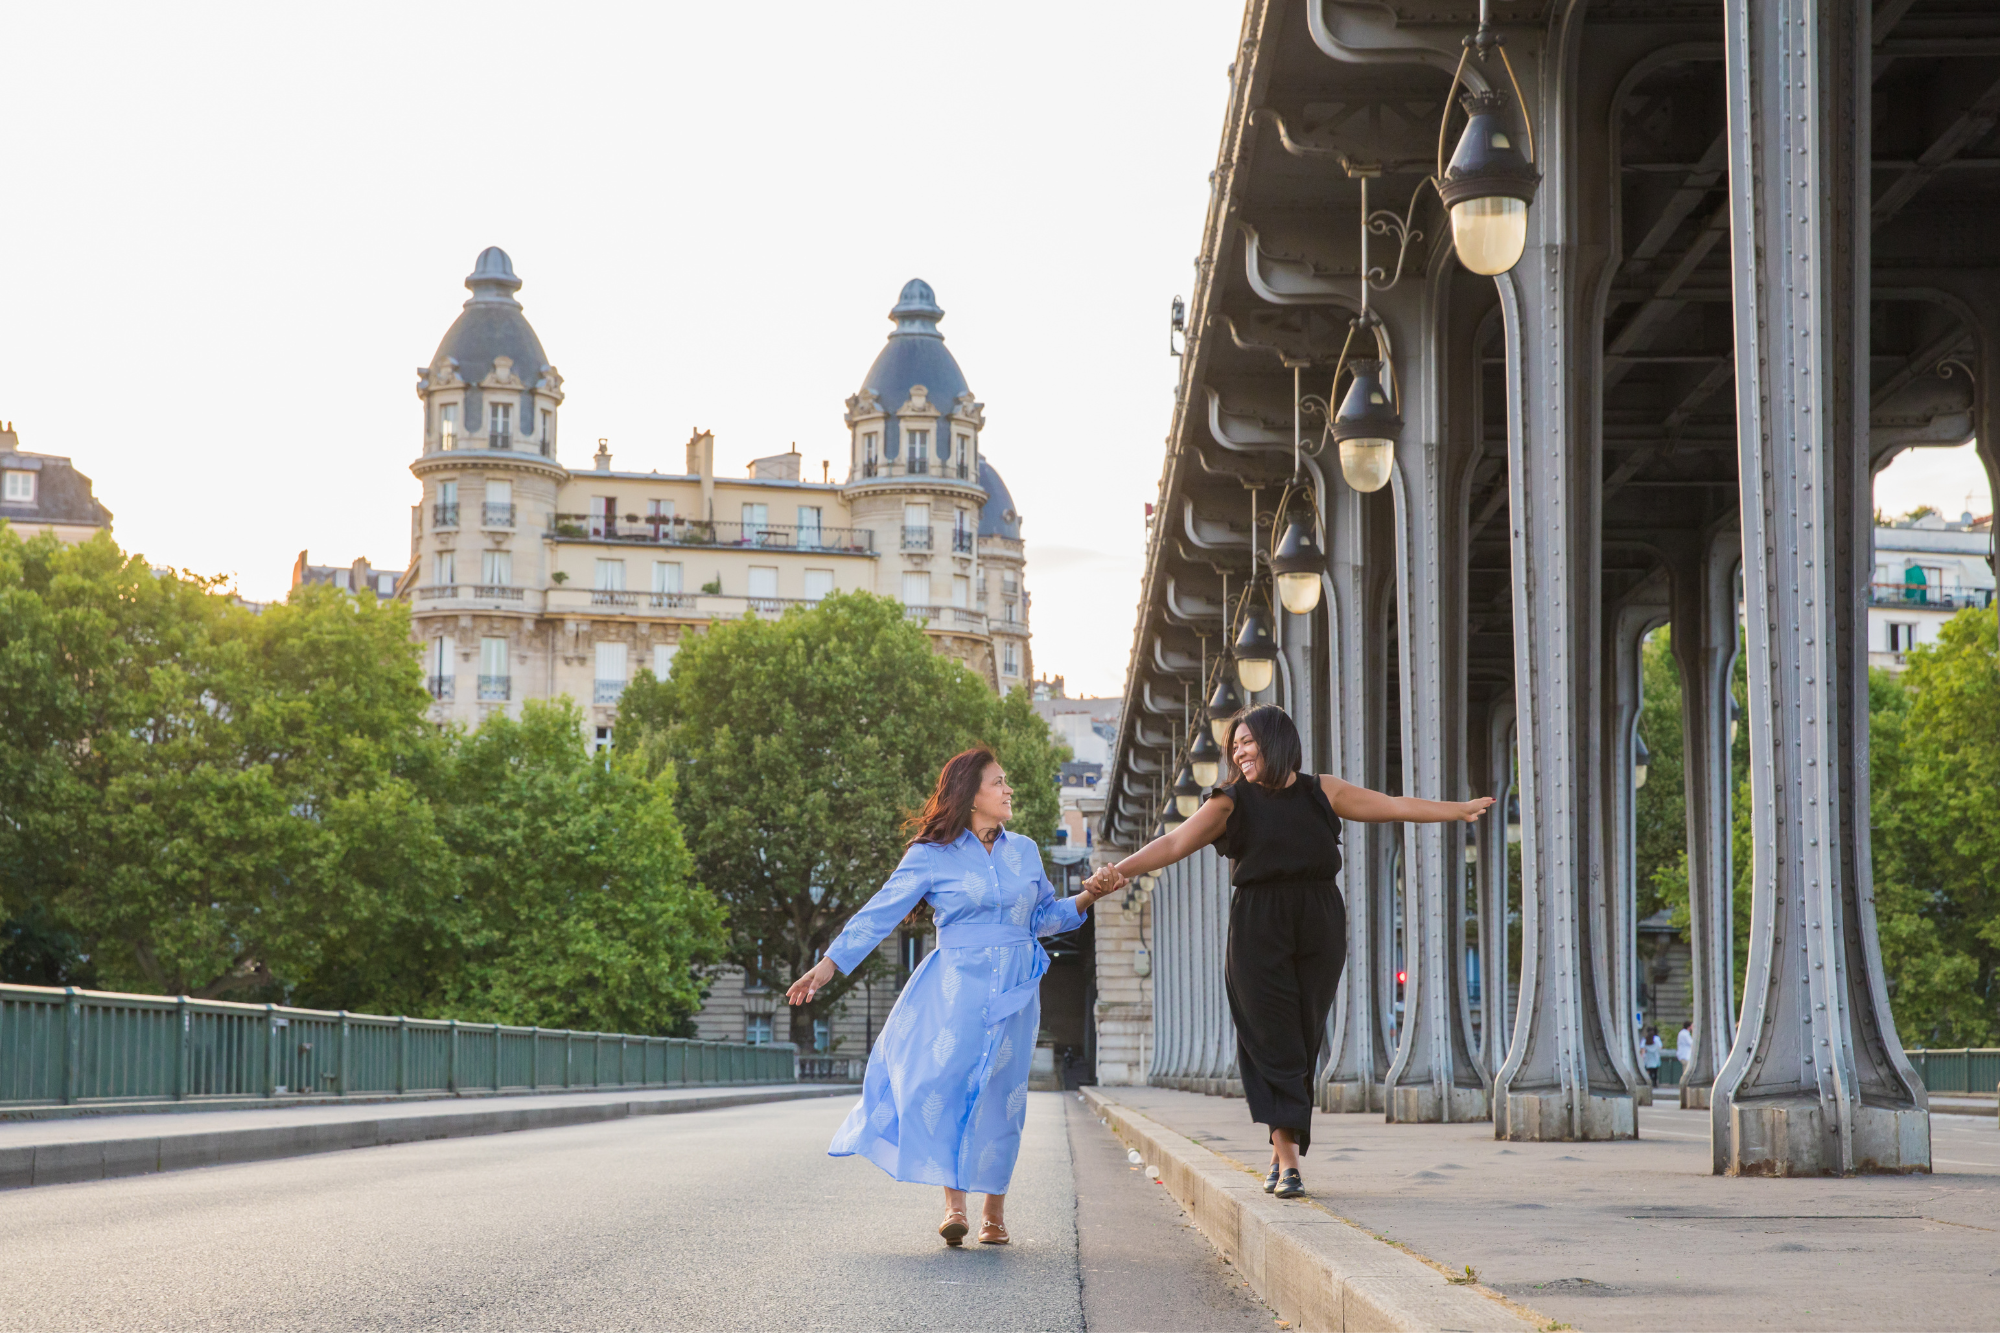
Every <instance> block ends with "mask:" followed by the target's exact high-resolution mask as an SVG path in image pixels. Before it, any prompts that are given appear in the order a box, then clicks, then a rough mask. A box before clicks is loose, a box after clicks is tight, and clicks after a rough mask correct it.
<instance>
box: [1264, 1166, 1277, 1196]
mask: <svg viewBox="0 0 2000 1333" xmlns="http://www.w3.org/2000/svg"><path fill="white" fill-rule="evenodd" d="M1276 1188H1278V1164H1277V1163H1276V1162H1273V1163H1271V1171H1270V1174H1268V1175H1266V1176H1265V1177H1264V1193H1266V1194H1269V1193H1270V1192H1271V1191H1272V1190H1274V1189H1276Z"/></svg>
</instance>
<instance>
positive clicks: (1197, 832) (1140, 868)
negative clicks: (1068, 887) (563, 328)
mask: <svg viewBox="0 0 2000 1333" xmlns="http://www.w3.org/2000/svg"><path fill="white" fill-rule="evenodd" d="M1235 808H1236V802H1235V801H1233V800H1232V799H1230V798H1229V797H1227V796H1211V797H1209V798H1208V799H1207V800H1206V801H1204V802H1202V806H1201V809H1199V810H1197V811H1195V812H1194V814H1193V815H1191V816H1190V817H1189V818H1188V821H1187V822H1186V823H1184V824H1182V825H1181V826H1180V827H1179V828H1177V829H1174V830H1172V831H1171V832H1168V833H1165V834H1163V835H1161V836H1160V837H1157V838H1155V839H1153V840H1152V841H1151V842H1149V843H1147V844H1146V845H1145V846H1144V847H1141V848H1140V849H1139V850H1138V851H1136V852H1134V853H1132V854H1131V855H1130V856H1128V857H1126V858H1125V859H1124V860H1123V861H1120V862H1118V863H1117V864H1116V865H1111V866H1106V867H1105V868H1104V870H1100V871H1098V872H1097V874H1095V875H1092V876H1091V877H1090V879H1088V880H1085V881H1084V887H1085V888H1090V887H1091V881H1092V880H1097V879H1098V878H1099V876H1103V877H1104V878H1103V880H1102V881H1101V882H1103V883H1108V884H1110V885H1112V886H1113V887H1116V886H1117V885H1121V884H1123V883H1125V881H1127V880H1129V879H1132V878H1134V877H1135V876H1138V875H1143V874H1145V873H1146V872H1147V871H1149V870H1158V869H1160V868H1161V867H1163V866H1170V865H1172V864H1173V863H1174V862H1176V861H1181V860H1185V859H1186V858H1188V857H1190V856H1193V855H1194V854H1195V853H1196V852H1198V851H1200V850H1201V849H1202V848H1204V847H1206V846H1208V844H1210V843H1211V842H1214V841H1215V840H1216V839H1217V838H1218V837H1220V836H1222V826H1223V825H1224V824H1226V823H1228V822H1229V812H1230V811H1231V810H1234V809H1235ZM1106 870H1108V871H1110V872H1111V873H1110V874H1109V875H1106V874H1105V871H1106ZM1104 891H1105V892H1107V893H1108V892H1110V889H1105V890H1104Z"/></svg>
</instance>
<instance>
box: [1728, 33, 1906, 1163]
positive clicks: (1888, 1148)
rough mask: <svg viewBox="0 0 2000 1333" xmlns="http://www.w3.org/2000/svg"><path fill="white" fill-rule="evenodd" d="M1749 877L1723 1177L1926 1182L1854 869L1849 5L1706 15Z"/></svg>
mask: <svg viewBox="0 0 2000 1333" xmlns="http://www.w3.org/2000/svg"><path fill="white" fill-rule="evenodd" d="M1724 12H1725V18H1724V23H1725V33H1726V37H1725V67H1726V75H1727V88H1728V102H1729V140H1730V161H1729V186H1730V228H1731V263H1732V270H1733V272H1732V281H1733V285H1734V313H1735V321H1736V387H1737V399H1736V404H1737V405H1736V412H1737V438H1738V447H1739V451H1740V464H1741V474H1742V488H1743V508H1742V518H1743V554H1744V594H1745V600H1746V608H1745V619H1746V621H1747V633H1746V636H1745V650H1746V652H1747V655H1748V658H1749V662H1748V666H1749V670H1748V678H1749V684H1750V709H1749V714H1750V716H1749V722H1750V784H1751V822H1752V827H1753V830H1754V836H1753V845H1754V847H1755V849H1756V850H1755V860H1754V864H1753V868H1752V886H1753V887H1752V898H1751V931H1750V958H1749V964H1748V967H1747V969H1746V973H1745V979H1744V990H1743V1008H1742V1012H1741V1016H1740V1019H1739V1026H1738V1028H1737V1032H1736V1041H1735V1044H1734V1045H1733V1046H1732V1047H1731V1048H1730V1051H1729V1058H1728V1059H1727V1060H1726V1061H1725V1062H1724V1064H1723V1066H1722V1069H1721V1070H1720V1071H1719V1072H1718V1074H1717V1075H1716V1080H1715V1087H1714V1092H1713V1098H1712V1105H1711V1108H1710V1115H1711V1116H1712V1124H1713V1132H1712V1137H1711V1144H1712V1147H1713V1152H1714V1169H1715V1171H1716V1172H1717V1173H1718V1174H1723V1173H1727V1174H1730V1175H1824V1174H1841V1173H1847V1172H1856V1171H1890V1172H1901V1171H1928V1170H1929V1169H1930V1160H1931V1158H1930V1116H1929V1107H1928V1101H1927V1098H1926V1095H1925V1092H1924V1088H1923V1084H1922V1083H1921V1082H1920V1081H1919V1080H1918V1079H1917V1077H1916V1075H1915V1073H1914V1072H1913V1071H1912V1070H1911V1068H1910V1066H1909V1062H1908V1061H1907V1060H1906V1059H1905V1058H1904V1056H1903V1052H1902V1047H1901V1045H1900V1043H1899V1042H1898V1041H1897V1039H1896V1033H1895V1027H1894V1024H1893V1022H1892V1020H1891V1017H1890V1013H1889V1003H1888V996H1887V992H1886V991H1885V989H1884V986H1883V978H1882V962H1881V951H1880V946H1879V944H1878V942H1877V939H1876V933H1875V907H1874V897H1873V891H1872V884H1871V881H1870V869H1869V859H1868V675H1867V639H1866V618H1865V616H1866V613H1865V606H1864V597H1865V593H1866V589H1867V584H1868V581H1869V580H1870V578H1871V577H1872V572H1873V571H1872V567H1871V566H1872V556H1871V552H1870V543H1869V536H1870V524H1871V521H1872V513H1873V507H1872V504H1871V502H1870V501H1871V497H1870V484H1869V482H1870V478H1869V468H1868V445H1867V436H1868V420H1869V396H1870V375H1869V370H1868V365H1869V361H1868V350H1869V336H1868V318H1869V312H1868V290H1869V203H1870V197H1871V194H1870V172H1869V162H1870V156H1869V153H1870V138H1869V127H1870V123H1871V122H1870V109H1869V97H1870V55H1869V37H1868V34H1869V22H1870V17H1871V14H1870V8H1869V5H1868V4H1867V3H1866V0H1740V2H1739V3H1737V4H1733V5H1730V6H1727V7H1726V8H1725V11H1724Z"/></svg>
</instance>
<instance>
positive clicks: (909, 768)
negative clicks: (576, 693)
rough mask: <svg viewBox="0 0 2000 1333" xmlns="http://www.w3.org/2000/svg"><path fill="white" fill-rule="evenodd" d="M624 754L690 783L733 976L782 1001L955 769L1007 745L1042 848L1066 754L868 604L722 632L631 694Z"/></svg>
mask: <svg viewBox="0 0 2000 1333" xmlns="http://www.w3.org/2000/svg"><path fill="white" fill-rule="evenodd" d="M614 741H615V747H616V748H617V749H618V750H620V751H623V752H626V753H629V754H635V755H638V756H640V757H641V758H642V760H643V762H644V763H645V765H646V767H647V769H648V770H649V771H658V770H662V769H665V768H668V767H671V768H673V769H674V770H676V771H677V772H678V774H679V778H680V802H679V808H680V810H681V815H682V818H683V820H684V821H685V824H686V827H687V836H688V842H689V844H690V846H691V847H692V849H693V852H694V857H695V861H696V864H697V866H698V867H699V870H700V874H701V878H702V880H703V882H704V883H706V884H708V885H709V886H710V887H711V888H712V889H713V890H714V891H715V893H716V894H717V896H719V897H720V898H721V899H722V900H723V902H724V903H725V904H726V905H727V907H728V910H729V923H730V933H731V940H730V947H729V961H730V962H732V963H734V964H736V965H737V966H739V967H741V968H742V969H743V970H744V973H745V974H746V977H747V979H748V980H749V981H751V982H752V983H760V984H763V985H766V986H770V987H773V988H778V989H781V988H783V987H784V986H787V985H789V984H790V982H791V980H792V978H794V977H796V976H797V975H798V974H799V973H801V972H803V971H805V970H806V969H807V968H809V967H811V966H812V965H813V963H814V962H815V961H816V960H817V959H818V958H819V957H820V956H821V954H822V953H823V952H824V951H825V949H826V947H827V946H828V945H829V944H831V943H832V942H833V939H834V937H835V936H836V935H838V934H839V933H840V930H841V927H842V926H843V925H845V924H846V921H847V918H848V917H849V916H851V915H852V914H853V913H854V911H855V910H856V909H857V908H859V907H860V906H861V905H862V904H863V903H865V902H867V900H868V899H869V897H870V896H872V895H873V894H874V892H875V890H876V889H877V888H879V887H880V886H881V884H882V882H883V881H884V880H885V879H887V878H888V876H889V873H890V872H891V871H892V870H894V868H895V866H896V863H897V862H898V861H899V860H900V859H901V857H902V854H903V847H904V844H905V842H906V841H907V839H908V834H907V832H906V831H905V830H904V828H903V824H904V821H905V820H906V819H908V818H909V816H910V815H912V814H914V813H915V812H916V810H917V809H918V808H919V807H920V806H921V805H922V804H923V802H924V800H925V798H926V797H927V796H928V795H929V793H930V789H931V786H932V784H933V783H934V781H935V780H936V777H937V772H938V769H939V768H940V766H942V764H943V763H944V761H945V760H946V759H948V758H949V757H950V756H951V755H953V754H955V753H957V752H958V751H960V750H963V749H966V748H968V747H969V746H972V745H975V744H982V743H984V744H991V745H993V746H994V747H995V752H996V753H997V754H998V755H999V756H1000V759H1001V762H1002V763H1003V764H1004V765H1006V766H1007V768H1008V771H1009V776H1010V778H1011V779H1012V781H1013V783H1014V786H1015V787H1016V789H1017V790H1016V796H1015V802H1016V806H1015V808H1016V812H1017V814H1016V819H1015V821H1014V827H1015V828H1016V829H1017V830H1019V831H1022V832H1024V833H1027V834H1029V836H1033V837H1036V838H1037V840H1038V841H1044V842H1045V841H1047V839H1048V838H1049V837H1050V836H1052V831H1053V828H1054V825H1055V821H1056V813H1057V798H1056V788H1055V778H1056V770H1057V768H1058V767H1059V765H1060V763H1061V759H1062V754H1063V752H1062V751H1061V749H1060V747H1058V746H1056V745H1055V743H1054V742H1053V740H1052V739H1051V738H1050V736H1049V732H1048V728H1047V725H1046V724H1045V723H1043V722H1042V721H1041V719H1040V718H1039V717H1037V716H1036V715H1035V712H1034V709H1033V707H1032V706H1031V705H1030V704H1029V703H1028V702H1027V698H1026V695H1025V692H1020V694H1019V697H1017V698H1009V699H1008V700H1006V701H1004V702H1002V701H996V700H995V699H994V698H993V696H992V694H991V692H990V691H989V690H988V689H987V688H986V686H985V685H984V684H983V683H981V682H980V681H979V679H978V678H977V677H975V676H973V675H972V674H971V673H970V672H968V671H967V670H965V668H964V667H962V666H960V665H959V664H957V663H956V662H952V661H949V660H947V659H945V658H942V657H940V656H938V655H937V654H936V653H935V652H933V651H932V649H931V644H930V640H929V638H928V636H926V635H925V634H924V632H923V631H922V630H921V629H920V628H919V627H917V626H916V625H914V624H913V623H911V622H910V621H909V620H908V618H907V617H906V616H905V615H904V613H903V608H902V605H901V604H900V603H898V602H896V601H893V600H891V599H889V598H884V597H876V596H873V595H870V594H868V593H842V594H836V595H834V596H831V597H828V598H827V599H825V600H824V601H822V602H821V603H820V604H819V605H818V606H816V607H794V608H791V609H789V610H787V611H786V612H785V613H784V615H782V616H780V617H777V618H773V619H765V618H760V617H756V616H750V617H746V618H745V619H743V620H740V621H735V622H731V623H727V624H718V625H715V626H714V627H712V628H711V629H710V630H709V632H708V633H706V634H704V635H702V636H700V637H698V638H695V639H693V640H691V641H689V642H688V643H686V644H684V645H683V647H682V648H681V650H680V652H679V653H678V654H677V655H676V656H675V658H674V665H673V671H672V673H671V675H670V678H669V679H667V680H665V681H656V680H654V679H653V678H652V677H651V676H650V675H649V674H647V673H644V672H641V673H640V675H639V678H638V679H637V680H635V681H634V682H633V683H632V684H631V685H629V686H628V687H627V688H626V691H625V695H624V697H623V699H622V700H621V701H620V704H619V710H618V726H617V731H616V733H615V736H614ZM873 971H874V964H873V962H872V960H871V962H870V963H869V964H868V965H864V966H863V967H861V968H857V969H856V970H855V972H854V973H853V974H852V975H850V976H847V977H842V978H839V979H837V980H836V981H835V982H834V984H833V985H831V986H828V987H826V988H825V989H823V990H822V991H821V992H820V995H819V998H818V1000H817V1001H815V1002H814V1003H813V1004H811V1005H807V1006H801V1007H799V1008H797V1009H794V1010H792V1011H791V1025H792V1027H791V1038H792V1040H793V1041H796V1042H798V1043H799V1044H800V1045H801V1046H807V1045H809V1044H810V1042H811V1039H812V1025H813V1022H814V1020H815V1019H819V1018H823V1017H827V1016H829V1015H830V1014H831V1013H832V1012H833V1010H834V1006H836V1005H837V1004H839V1003H840V1002H841V1000H842V997H843V996H845V995H846V994H847V993H848V992H849V991H850V990H851V989H852V987H853V986H854V985H856V984H858V983H860V982H861V981H863V980H865V979H866V978H867V977H868V976H870V975H871V974H872V973H873Z"/></svg>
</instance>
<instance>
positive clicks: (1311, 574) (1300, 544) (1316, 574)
mask: <svg viewBox="0 0 2000 1333" xmlns="http://www.w3.org/2000/svg"><path fill="white" fill-rule="evenodd" d="M1271 572H1272V574H1273V575H1275V576H1276V580H1277V584H1278V600H1279V601H1280V602H1281V603H1283V604H1284V608H1285V609H1286V610H1287V611H1290V612H1291V613H1292V614H1293V615H1295V616H1302V615H1305V614H1306V613H1308V612H1310V611H1311V610H1312V609H1313V608H1315V607H1317V606H1318V605H1319V580H1320V575H1321V574H1323V573H1325V572H1326V552H1324V551H1322V550H1320V549H1319V539H1318V538H1317V537H1315V536H1314V535H1313V525H1312V524H1311V523H1310V522H1309V521H1307V520H1306V519H1305V518H1304V517H1301V516H1300V515H1297V514H1294V515H1293V516H1292V520H1291V522H1289V523H1287V524H1286V525H1285V535H1284V537H1283V538H1281V539H1280V540H1279V542H1278V549H1277V550H1276V551H1274V552H1273V553H1272V555H1271Z"/></svg>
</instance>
